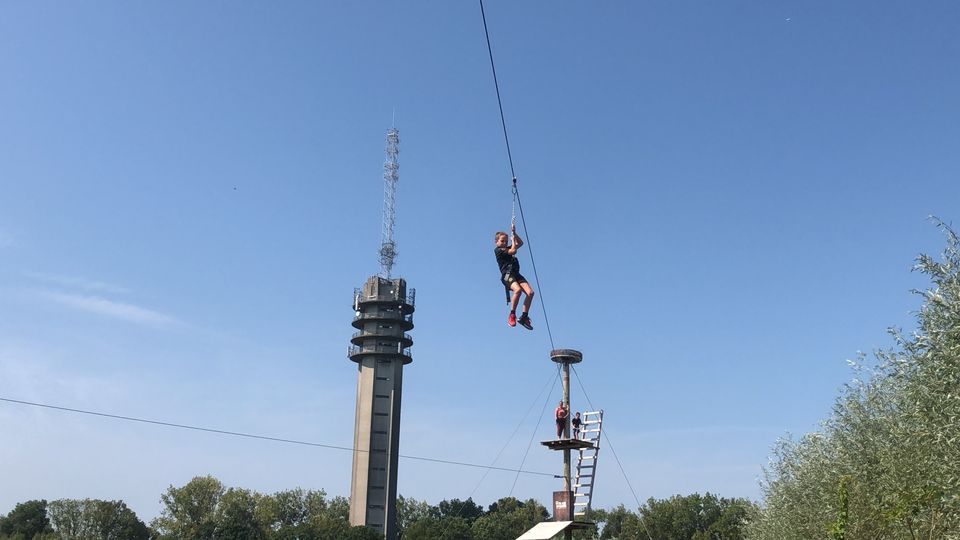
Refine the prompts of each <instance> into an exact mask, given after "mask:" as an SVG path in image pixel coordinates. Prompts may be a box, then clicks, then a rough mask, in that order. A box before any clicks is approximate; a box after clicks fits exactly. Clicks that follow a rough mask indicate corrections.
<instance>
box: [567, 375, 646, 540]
mask: <svg viewBox="0 0 960 540" xmlns="http://www.w3.org/2000/svg"><path fill="white" fill-rule="evenodd" d="M570 369H572V370H573V375H574V377H576V378H577V384H579V385H580V391H581V392H583V397H585V398H587V405H590V410H593V411H596V410H598V409H596V408H595V407H594V406H593V402H592V401H590V396H589V395H587V389H586V387H585V386H583V381H581V380H580V374H579V373H577V368H575V367H573V366H570ZM607 431H608V430H606V429H605V430H603V439H604V440H605V441H606V442H607V445H608V446H609V447H610V451H611V452H613V458H614V459H615V460H616V461H617V466H618V467H619V468H620V474H621V475H623V479H624V481H626V482H627V487H628V488H630V493H632V494H633V500H634V501H636V503H637V517H638V518H640V524H641V525H643V530H644V531H646V533H647V538H649V539H650V540H653V537H652V536H651V535H650V529H648V528H647V523H646V521H645V520H644V519H643V515H642V514H641V512H640V506H641V504H640V498H639V497H637V492H636V491H634V489H633V484H631V483H630V479H629V478H627V472H626V471H625V470H624V469H623V463H620V456H618V455H617V451H616V449H615V448H614V447H613V441H611V440H610V434H609V433H607Z"/></svg>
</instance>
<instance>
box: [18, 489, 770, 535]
mask: <svg viewBox="0 0 960 540" xmlns="http://www.w3.org/2000/svg"><path fill="white" fill-rule="evenodd" d="M160 501H161V502H162V503H163V509H162V511H161V514H160V516H159V517H157V518H156V519H154V520H152V521H151V522H150V524H149V526H148V525H147V524H145V523H144V522H143V521H141V520H140V519H139V518H138V517H137V516H136V514H135V513H134V512H133V511H132V510H130V509H129V508H128V507H127V506H126V504H124V503H123V502H122V501H101V500H92V499H84V500H74V499H61V500H56V501H51V502H49V503H48V502H47V501H42V500H40V501H27V502H23V503H20V504H18V505H16V507H15V508H14V509H13V510H12V511H11V512H10V513H9V514H8V515H7V516H4V517H0V540H92V539H97V540H174V539H176V540H381V539H382V536H380V535H378V534H377V533H375V532H374V531H372V530H370V529H367V528H365V527H351V526H350V524H349V522H348V517H347V516H348V510H349V502H348V500H347V499H346V498H345V497H333V498H328V497H327V495H326V493H324V492H323V491H308V490H302V489H294V490H289V491H281V492H278V493H274V494H272V495H264V494H261V493H257V492H255V491H250V490H247V489H242V488H226V487H225V486H224V485H223V484H222V483H221V482H220V481H219V480H217V479H216V478H213V477H210V476H204V477H197V478H194V479H193V480H191V481H190V482H188V483H187V484H185V485H184V486H182V487H174V486H170V487H169V488H168V489H167V491H166V492H164V493H163V495H161V497H160ZM751 512H755V508H754V506H753V505H752V504H751V503H750V502H749V501H746V500H743V499H724V498H719V497H716V496H715V495H711V494H709V493H708V494H706V495H702V496H701V495H699V494H694V495H689V496H679V495H678V496H675V497H671V498H669V499H664V500H656V499H650V500H648V501H647V503H646V504H645V505H644V506H643V507H641V508H640V509H638V511H636V512H635V511H632V510H629V509H627V508H625V507H624V506H623V505H621V506H619V507H617V508H614V509H612V510H597V511H595V512H593V514H592V516H591V519H592V520H593V521H595V522H596V523H597V526H596V527H594V528H593V529H592V530H582V531H578V532H577V533H576V535H575V538H577V539H578V540H585V539H598V538H599V539H604V540H649V539H650V538H654V539H657V540H708V539H709V540H713V539H717V538H720V539H724V540H742V539H744V538H745V536H744V535H743V532H742V528H743V524H744V520H745V519H746V517H747V516H748V515H749V514H750V513H751ZM548 518H549V514H548V512H547V509H546V508H545V507H544V506H543V505H542V504H540V503H539V502H537V501H536V500H533V499H528V500H526V501H521V500H518V499H516V498H513V497H505V498H502V499H500V500H498V501H496V502H494V503H492V504H490V505H489V506H488V507H487V508H483V507H482V506H480V505H478V504H476V503H475V502H474V501H473V500H472V499H469V498H468V499H467V500H466V501H462V500H459V499H452V500H444V501H441V502H440V503H439V504H437V505H431V504H428V503H426V502H424V501H418V500H416V499H412V498H407V497H403V496H400V497H398V498H397V529H398V535H399V538H400V539H401V540H514V539H516V538H517V537H518V536H520V535H521V534H522V533H523V532H524V531H526V530H527V529H529V528H531V527H533V526H534V525H535V524H537V523H539V522H541V521H544V520H545V519H548Z"/></svg>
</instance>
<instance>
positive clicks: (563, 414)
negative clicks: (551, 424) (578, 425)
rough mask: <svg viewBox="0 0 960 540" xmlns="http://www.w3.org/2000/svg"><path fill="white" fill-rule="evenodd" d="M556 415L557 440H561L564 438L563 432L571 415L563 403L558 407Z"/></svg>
mask: <svg viewBox="0 0 960 540" xmlns="http://www.w3.org/2000/svg"><path fill="white" fill-rule="evenodd" d="M554 415H555V416H556V417H557V438H558V439H560V438H562V437H563V430H564V429H565V428H566V427H567V416H569V415H570V410H569V409H567V406H566V405H564V404H563V402H562V401H561V402H560V405H557V409H556V410H555V411H554Z"/></svg>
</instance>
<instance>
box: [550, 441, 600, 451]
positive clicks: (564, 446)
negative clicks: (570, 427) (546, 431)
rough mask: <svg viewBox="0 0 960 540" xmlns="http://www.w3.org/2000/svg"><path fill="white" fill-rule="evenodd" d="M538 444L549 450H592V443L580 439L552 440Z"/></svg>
mask: <svg viewBox="0 0 960 540" xmlns="http://www.w3.org/2000/svg"><path fill="white" fill-rule="evenodd" d="M540 444H542V445H544V446H546V447H547V448H549V449H551V450H582V449H584V448H593V443H592V442H590V441H584V440H581V439H553V440H551V441H540Z"/></svg>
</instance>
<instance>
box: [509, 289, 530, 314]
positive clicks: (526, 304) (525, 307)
mask: <svg viewBox="0 0 960 540" xmlns="http://www.w3.org/2000/svg"><path fill="white" fill-rule="evenodd" d="M519 286H520V287H519V288H522V289H523V293H524V294H525V295H527V297H526V298H524V299H523V312H524V313H529V312H530V306H531V305H532V304H533V287H531V286H530V284H529V283H527V282H524V283H520V284H519ZM516 294H517V296H514V298H518V297H519V294H520V293H519V291H518V292H517V293H516ZM513 306H514V309H516V306H517V304H516V302H514V304H513Z"/></svg>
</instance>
